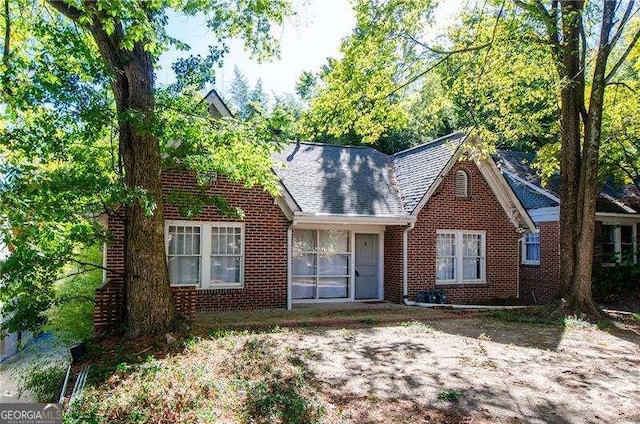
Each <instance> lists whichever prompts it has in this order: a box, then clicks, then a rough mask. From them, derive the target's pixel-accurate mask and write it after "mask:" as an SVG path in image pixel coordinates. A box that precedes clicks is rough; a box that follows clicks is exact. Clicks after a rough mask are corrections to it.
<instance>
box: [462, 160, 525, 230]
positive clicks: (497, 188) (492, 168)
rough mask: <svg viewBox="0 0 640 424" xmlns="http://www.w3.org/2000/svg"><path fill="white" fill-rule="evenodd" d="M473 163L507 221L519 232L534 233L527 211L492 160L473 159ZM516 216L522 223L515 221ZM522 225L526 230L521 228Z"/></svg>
mask: <svg viewBox="0 0 640 424" xmlns="http://www.w3.org/2000/svg"><path fill="white" fill-rule="evenodd" d="M474 162H475V163H476V166H477V167H478V169H480V173H481V174H482V175H483V176H484V179H485V180H486V181H487V183H488V184H489V187H491V191H493V193H494V194H495V196H496V198H497V199H498V202H500V204H501V205H502V208H503V209H504V211H505V213H506V214H507V216H508V217H509V220H511V223H512V224H513V226H514V227H516V230H517V231H519V232H524V231H526V230H529V231H535V230H536V225H535V224H534V222H533V221H532V220H531V217H530V216H529V214H528V213H527V210H526V209H525V208H524V206H522V203H520V199H518V196H516V194H515V193H514V192H513V189H511V186H510V185H509V183H508V182H507V180H506V179H505V178H504V175H502V173H501V172H500V170H499V169H498V166H497V165H496V163H495V162H494V161H493V159H491V158H490V157H489V158H486V159H484V160H482V161H480V160H477V159H475V158H474ZM487 168H488V169H487ZM517 216H519V217H520V218H521V219H522V222H521V221H519V220H518V219H517ZM523 224H524V225H525V226H526V228H522V225H523Z"/></svg>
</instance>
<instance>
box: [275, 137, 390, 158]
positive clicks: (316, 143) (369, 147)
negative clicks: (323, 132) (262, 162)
mask: <svg viewBox="0 0 640 424" xmlns="http://www.w3.org/2000/svg"><path fill="white" fill-rule="evenodd" d="M288 144H307V145H311V146H323V147H324V146H326V147H340V148H344V149H369V150H373V151H375V152H377V153H380V154H383V155H384V154H385V153H382V152H381V151H379V150H377V149H374V148H373V147H371V146H354V145H350V144H331V143H322V142H319V141H299V140H297V141H291V142H289V143H288Z"/></svg>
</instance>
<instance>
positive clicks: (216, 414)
mask: <svg viewBox="0 0 640 424" xmlns="http://www.w3.org/2000/svg"><path fill="white" fill-rule="evenodd" d="M211 337H212V338H192V339H187V340H186V341H185V343H184V352H180V353H175V354H173V355H168V356H167V357H165V358H162V359H156V358H155V357H153V356H151V355H149V356H147V357H146V359H145V360H144V361H142V362H138V363H130V362H126V363H125V362H121V363H119V364H118V365H116V366H115V367H113V368H111V369H110V370H108V373H109V377H108V378H107V380H106V381H104V382H102V383H99V384H97V385H96V386H94V387H89V388H87V389H86V390H85V392H84V394H83V396H82V397H81V398H80V399H79V400H78V401H76V402H74V404H73V405H72V407H71V408H70V411H69V413H68V414H66V416H65V422H66V423H141V422H172V423H192V422H241V423H270V422H279V423H288V424H296V423H316V422H319V420H320V418H321V417H322V415H323V413H324V410H323V408H322V407H321V405H320V404H319V403H318V402H317V401H316V399H315V396H314V390H313V389H312V388H311V386H310V384H309V382H308V381H307V380H308V379H307V374H306V371H305V368H304V364H303V361H302V360H300V358H298V357H297V356H295V355H294V354H292V352H291V350H290V349H289V350H287V349H286V348H285V347H282V346H280V345H278V344H276V343H275V342H272V341H270V340H269V338H268V335H253V334H232V333H227V332H216V333H215V334H211ZM105 371H106V370H105Z"/></svg>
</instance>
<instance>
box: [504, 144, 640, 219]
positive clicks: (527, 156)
mask: <svg viewBox="0 0 640 424" xmlns="http://www.w3.org/2000/svg"><path fill="white" fill-rule="evenodd" d="M535 157H536V155H535V154H534V153H523V152H514V151H509V150H500V151H498V152H497V153H496V154H495V155H494V160H495V161H496V163H497V164H498V165H499V167H500V169H502V170H503V171H508V172H510V173H512V174H515V175H517V176H518V177H520V178H521V179H523V180H525V181H527V182H528V183H531V184H533V185H535V186H536V187H539V188H542V189H543V190H545V191H547V192H548V193H550V194H551V195H553V196H555V197H559V192H560V190H559V185H560V178H559V176H558V175H555V176H554V177H552V178H551V179H550V180H549V182H548V183H547V185H546V186H544V187H543V186H542V182H541V179H540V177H539V176H538V174H537V173H536V171H535V169H533V168H532V167H531V163H532V162H533V161H534V159H535ZM503 173H504V172H503ZM505 177H506V179H507V181H508V182H509V185H510V186H511V188H512V189H513V191H514V192H515V194H516V196H518V199H520V202H521V203H522V205H523V206H524V207H525V209H537V208H544V207H549V206H558V203H557V202H555V201H554V200H553V199H550V198H549V197H547V196H544V195H542V194H540V193H539V192H537V191H536V190H534V189H532V188H530V187H527V185H526V184H524V183H522V182H520V181H517V180H516V179H513V178H511V177H509V175H508V174H505ZM635 199H640V193H638V190H637V189H636V188H635V186H633V185H628V186H624V187H617V186H616V185H615V184H613V182H612V181H611V179H608V180H607V181H606V182H605V184H604V186H603V187H602V189H601V191H600V195H599V197H598V199H597V201H596V210H597V211H598V212H614V213H633V211H634V209H635V210H640V202H634V200H635ZM636 203H637V204H636Z"/></svg>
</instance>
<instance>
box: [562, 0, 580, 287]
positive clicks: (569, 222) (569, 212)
mask: <svg viewBox="0 0 640 424" xmlns="http://www.w3.org/2000/svg"><path fill="white" fill-rule="evenodd" d="M582 7H583V4H582V3H581V2H575V3H574V2H563V3H562V34H563V39H564V41H565V42H564V45H562V47H561V49H562V50H561V57H562V66H561V67H560V68H559V71H560V79H561V81H562V83H563V86H562V91H561V93H560V102H561V103H560V124H561V125H560V126H561V144H562V147H561V157H560V199H561V202H560V234H562V237H560V282H559V283H560V295H561V296H565V297H566V296H568V295H569V293H570V291H571V286H572V283H573V278H574V274H575V267H576V253H577V251H578V250H579V249H578V246H577V245H576V243H577V234H578V213H577V211H578V197H579V196H578V193H579V185H580V167H581V160H580V136H581V126H580V116H581V112H582V109H583V107H584V103H583V102H582V97H581V96H580V94H579V92H580V90H583V89H584V87H583V86H581V80H580V79H578V78H576V77H577V76H578V75H580V74H581V69H580V28H579V27H578V25H576V24H575V22H576V20H575V17H574V18H573V19H571V18H569V17H570V16H575V14H576V13H579V12H581V10H582Z"/></svg>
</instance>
